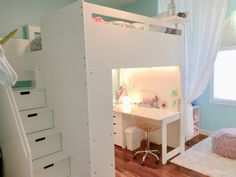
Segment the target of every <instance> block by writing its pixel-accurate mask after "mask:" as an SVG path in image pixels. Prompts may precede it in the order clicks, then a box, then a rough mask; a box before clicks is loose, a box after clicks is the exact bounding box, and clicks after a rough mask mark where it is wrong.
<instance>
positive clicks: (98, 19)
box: [93, 16, 144, 30]
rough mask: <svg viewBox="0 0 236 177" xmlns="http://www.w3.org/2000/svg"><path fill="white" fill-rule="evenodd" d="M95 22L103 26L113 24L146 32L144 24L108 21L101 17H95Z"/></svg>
mask: <svg viewBox="0 0 236 177" xmlns="http://www.w3.org/2000/svg"><path fill="white" fill-rule="evenodd" d="M93 22H94V23H101V24H112V25H115V26H120V27H126V28H134V29H141V30H144V24H142V23H130V22H126V21H121V20H113V21H106V20H104V19H103V18H102V17H100V16H97V17H93Z"/></svg>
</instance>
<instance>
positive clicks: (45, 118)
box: [20, 109, 54, 134]
mask: <svg viewBox="0 0 236 177" xmlns="http://www.w3.org/2000/svg"><path fill="white" fill-rule="evenodd" d="M20 116H21V119H22V122H23V124H24V128H25V132H26V134H29V133H33V132H37V131H41V130H46V129H50V128H53V125H54V122H53V113H52V110H49V109H33V110H28V111H21V112H20Z"/></svg>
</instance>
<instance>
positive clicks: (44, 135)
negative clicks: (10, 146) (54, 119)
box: [27, 128, 61, 141]
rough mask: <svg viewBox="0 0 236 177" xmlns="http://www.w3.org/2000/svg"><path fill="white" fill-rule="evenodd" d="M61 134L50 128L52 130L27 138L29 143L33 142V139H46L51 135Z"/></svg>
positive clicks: (36, 133)
mask: <svg viewBox="0 0 236 177" xmlns="http://www.w3.org/2000/svg"><path fill="white" fill-rule="evenodd" d="M58 133H61V131H60V130H58V129H55V128H52V129H48V130H42V131H39V132H35V133H32V134H29V135H27V138H28V140H29V141H33V140H34V139H37V138H40V137H47V136H51V135H55V134H58Z"/></svg>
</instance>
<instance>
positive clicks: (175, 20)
mask: <svg viewBox="0 0 236 177" xmlns="http://www.w3.org/2000/svg"><path fill="white" fill-rule="evenodd" d="M158 20H160V21H161V22H162V23H165V24H173V25H178V24H184V23H186V22H188V18H182V17H178V16H166V17H162V18H158Z"/></svg>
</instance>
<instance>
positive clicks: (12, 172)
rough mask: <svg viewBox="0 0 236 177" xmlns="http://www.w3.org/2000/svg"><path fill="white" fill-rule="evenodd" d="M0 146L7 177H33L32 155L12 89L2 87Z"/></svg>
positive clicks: (0, 92) (0, 90)
mask: <svg viewBox="0 0 236 177" xmlns="http://www.w3.org/2000/svg"><path fill="white" fill-rule="evenodd" d="M0 98H1V99H0V146H1V148H2V155H3V165H4V176H5V177H16V176H17V177H33V175H32V165H31V153H30V148H29V145H28V141H27V139H26V136H25V132H24V128H23V125H22V122H21V118H20V115H19V113H18V109H17V107H16V103H15V100H14V96H13V93H12V91H11V88H7V87H4V86H1V85H0Z"/></svg>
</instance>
